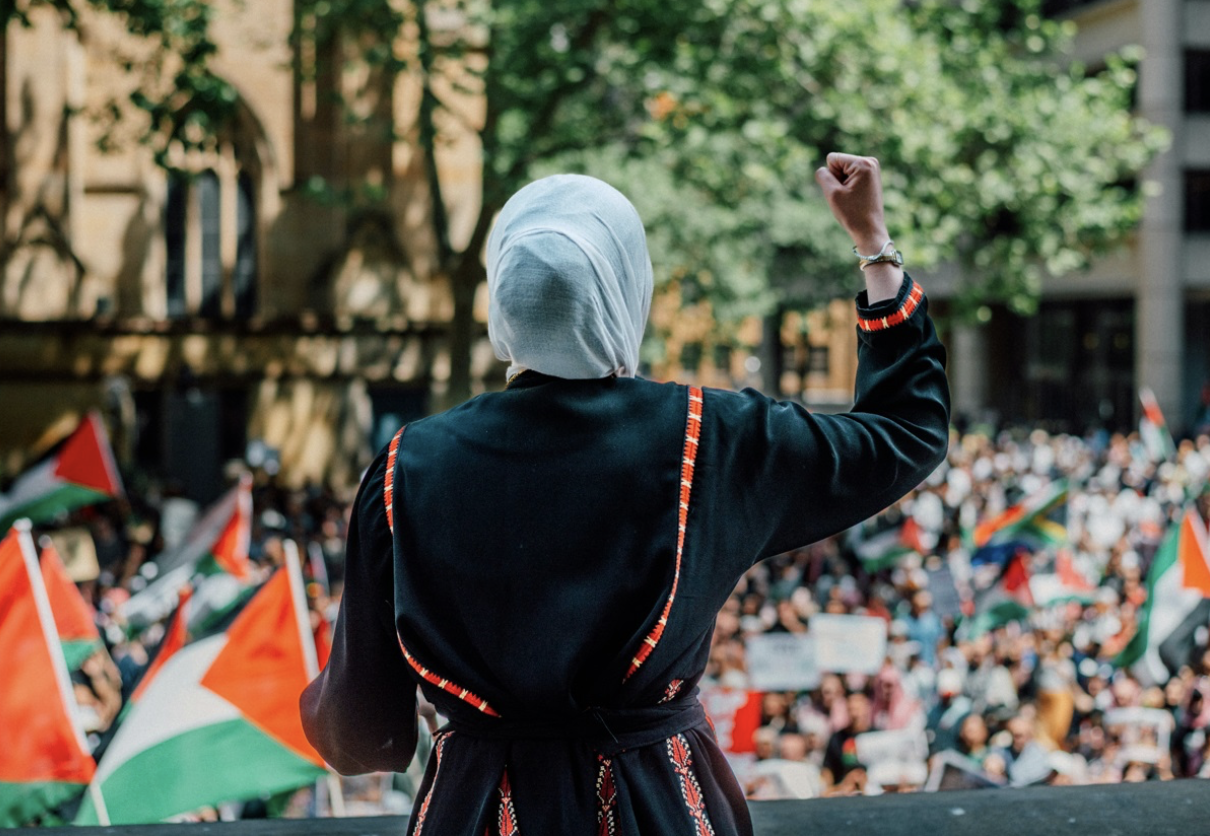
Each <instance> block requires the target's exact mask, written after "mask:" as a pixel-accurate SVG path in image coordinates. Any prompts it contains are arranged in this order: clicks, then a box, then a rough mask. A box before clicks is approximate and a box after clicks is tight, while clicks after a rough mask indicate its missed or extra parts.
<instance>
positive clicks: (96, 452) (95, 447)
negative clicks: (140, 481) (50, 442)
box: [55, 412, 122, 497]
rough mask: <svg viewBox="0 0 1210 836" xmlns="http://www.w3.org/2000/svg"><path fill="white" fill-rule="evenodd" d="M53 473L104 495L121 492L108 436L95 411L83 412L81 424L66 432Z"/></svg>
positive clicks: (66, 480) (117, 494) (120, 493)
mask: <svg viewBox="0 0 1210 836" xmlns="http://www.w3.org/2000/svg"><path fill="white" fill-rule="evenodd" d="M55 476H57V477H58V478H60V479H62V480H63V481H65V482H71V483H72V484H74V485H79V486H81V487H84V488H88V489H90V490H94V491H96V492H98V493H103V494H105V495H106V496H113V497H117V496H121V495H122V480H121V478H120V477H119V476H118V468H117V464H116V463H115V462H114V459H113V451H112V450H111V449H110V448H109V437H108V436H107V435H106V434H105V426H104V424H102V423H101V416H99V415H98V414H97V413H95V412H90V413H88V415H86V416H84V420H82V421H81V422H80V426H78V427H76V430H75V432H73V433H72V434H71V435H70V436H68V438H67V441H66V442H64V444H63V447H62V449H60V450H59V454H58V461H57V462H56V463H55Z"/></svg>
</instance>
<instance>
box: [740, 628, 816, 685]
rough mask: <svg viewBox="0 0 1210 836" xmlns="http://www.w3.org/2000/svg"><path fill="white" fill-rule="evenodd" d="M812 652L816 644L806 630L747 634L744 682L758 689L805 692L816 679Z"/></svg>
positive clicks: (813, 652)
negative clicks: (745, 679) (746, 661)
mask: <svg viewBox="0 0 1210 836" xmlns="http://www.w3.org/2000/svg"><path fill="white" fill-rule="evenodd" d="M815 618H819V616H815ZM814 620H815V619H814V618H813V619H812V623H814ZM815 651H816V643H815V641H814V640H813V638H812V636H811V635H808V634H806V633H761V634H758V635H755V636H749V637H748V654H747V655H748V681H749V682H750V683H751V685H752V687H753V688H755V689H757V690H758V691H809V690H810V689H812V688H815V687H816V686H818V685H819V679H820V676H819V666H818V665H817V664H816V663H815Z"/></svg>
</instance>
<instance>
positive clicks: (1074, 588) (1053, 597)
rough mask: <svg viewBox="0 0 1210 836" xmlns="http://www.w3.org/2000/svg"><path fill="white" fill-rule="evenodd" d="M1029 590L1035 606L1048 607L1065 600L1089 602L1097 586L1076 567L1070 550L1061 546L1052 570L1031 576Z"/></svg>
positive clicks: (1094, 594) (1094, 595) (1093, 596)
mask: <svg viewBox="0 0 1210 836" xmlns="http://www.w3.org/2000/svg"><path fill="white" fill-rule="evenodd" d="M1029 591H1030V594H1031V595H1032V596H1033V599H1034V603H1035V604H1036V605H1037V606H1039V607H1048V606H1050V605H1052V604H1059V603H1063V602H1065V601H1079V602H1081V603H1090V602H1091V601H1092V600H1093V598H1095V597H1096V591H1097V588H1096V586H1095V585H1094V584H1092V583H1090V582H1089V580H1088V579H1087V578H1086V577H1084V576H1083V575H1082V574H1080V572H1079V570H1077V569H1076V567H1075V565H1074V563H1073V562H1072V557H1071V551H1070V550H1069V549H1065V548H1063V549H1059V551H1058V553H1057V554H1056V555H1055V570H1054V572H1052V573H1050V574H1046V575H1034V576H1033V577H1031V578H1030V579H1029Z"/></svg>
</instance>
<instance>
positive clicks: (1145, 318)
mask: <svg viewBox="0 0 1210 836" xmlns="http://www.w3.org/2000/svg"><path fill="white" fill-rule="evenodd" d="M1140 5H1141V4H1140ZM1182 6H1183V0H1148V2H1147V4H1146V11H1143V10H1142V9H1141V8H1140V12H1139V18H1140V20H1141V23H1142V35H1143V36H1142V42H1143V47H1144V49H1145V50H1146V55H1145V57H1144V59H1143V62H1142V64H1141V66H1140V68H1139V110H1140V112H1141V115H1142V116H1143V117H1144V118H1146V119H1148V120H1149V121H1151V122H1153V123H1157V124H1162V125H1165V126H1167V127H1168V128H1169V130H1171V131H1172V145H1171V147H1170V148H1169V150H1167V151H1165V152H1164V153H1163V154H1161V155H1160V156H1158V157H1157V158H1156V159H1155V161H1154V162H1152V164H1151V165H1150V166H1149V167H1148V168H1147V170H1146V172H1145V173H1144V180H1145V182H1149V183H1153V184H1155V185H1158V186H1159V193H1158V194H1156V195H1155V196H1153V197H1151V198H1149V199H1148V200H1147V205H1146V208H1145V210H1144V212H1143V221H1142V225H1141V228H1140V230H1139V253H1140V265H1139V266H1140V275H1139V276H1138V285H1137V293H1136V299H1137V303H1136V304H1137V308H1136V316H1137V319H1136V323H1137V324H1136V339H1137V348H1136V353H1135V383H1136V385H1137V386H1149V387H1151V389H1152V390H1153V391H1154V392H1155V396H1156V399H1157V400H1158V401H1159V404H1160V408H1161V409H1163V411H1164V415H1165V416H1167V419H1168V422H1169V426H1170V427H1171V428H1172V429H1173V430H1174V431H1176V432H1179V431H1181V430H1183V429H1184V428H1183V427H1181V426H1180V423H1181V421H1182V419H1183V416H1184V406H1185V399H1184V397H1183V394H1184V393H1183V392H1182V391H1181V381H1182V377H1183V376H1182V369H1181V362H1182V349H1183V346H1184V337H1185V315H1184V314H1185V311H1184V276H1183V275H1182V273H1181V269H1182V268H1181V265H1182V254H1181V246H1182V243H1183V240H1182V239H1183V237H1184V231H1183V214H1184V209H1183V197H1182V196H1183V194H1184V184H1183V180H1182V168H1181V156H1180V155H1181V148H1182V142H1181V136H1180V128H1181V125H1182V122H1183V113H1182V99H1181V91H1182V89H1183V86H1184V82H1183V78H1182V61H1183V53H1182V48H1181V44H1182V38H1181V27H1182V12H1183V9H1182ZM1136 408H1137V404H1136Z"/></svg>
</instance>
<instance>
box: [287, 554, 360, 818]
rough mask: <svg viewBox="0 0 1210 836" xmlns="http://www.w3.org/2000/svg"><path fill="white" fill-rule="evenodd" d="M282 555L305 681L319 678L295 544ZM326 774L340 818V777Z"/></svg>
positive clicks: (334, 810) (334, 809) (342, 806)
mask: <svg viewBox="0 0 1210 836" xmlns="http://www.w3.org/2000/svg"><path fill="white" fill-rule="evenodd" d="M282 549H283V551H285V553H286V566H285V569H286V573H287V576H288V577H289V578H290V592H291V594H292V596H293V598H294V615H295V620H296V622H297V624H298V637H299V639H300V640H301V641H302V648H303V664H305V665H306V668H307V680H308V681H310V680H312V679H314V678H315V677H317V676H319V656H318V655H317V654H316V652H315V636H314V635H313V634H312V633H311V625H310V623H309V622H308V620H307V594H306V590H305V589H304V588H303V575H302V561H301V560H300V558H299V554H298V544H297V543H295V542H294V540H292V539H287V540H285V542H283V543H282ZM326 768H327V770H328V800H329V802H330V803H331V805H332V815H333V816H334V817H335V818H344V815H345V799H344V794H343V793H342V792H341V788H340V776H338V775H337V774H336V773H335V772H333V771H332V768H331V767H326Z"/></svg>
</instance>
